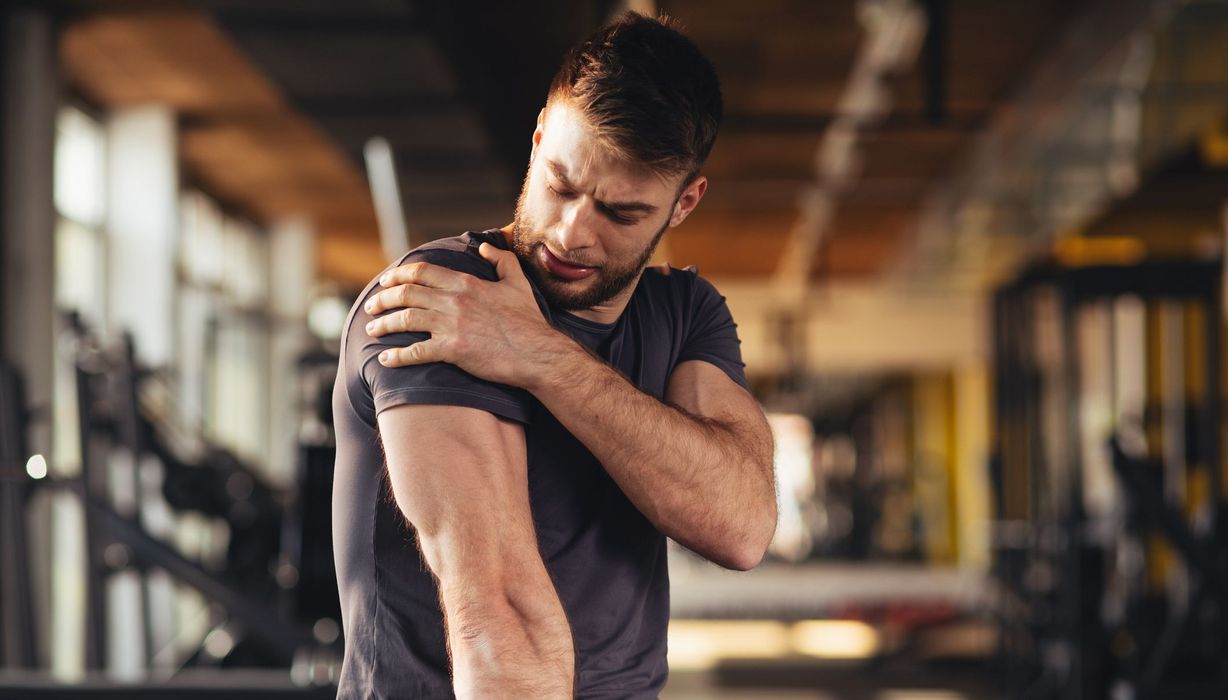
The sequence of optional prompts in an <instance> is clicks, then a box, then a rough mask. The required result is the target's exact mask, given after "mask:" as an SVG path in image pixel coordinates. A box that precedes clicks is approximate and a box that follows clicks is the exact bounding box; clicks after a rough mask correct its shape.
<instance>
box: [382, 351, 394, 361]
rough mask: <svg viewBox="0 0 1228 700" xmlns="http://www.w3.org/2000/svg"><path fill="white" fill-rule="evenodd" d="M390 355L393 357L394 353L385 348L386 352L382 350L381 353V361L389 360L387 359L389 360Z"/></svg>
mask: <svg viewBox="0 0 1228 700" xmlns="http://www.w3.org/2000/svg"><path fill="white" fill-rule="evenodd" d="M390 357H392V354H391V353H389V352H388V351H387V350H385V351H384V352H381V353H380V354H379V361H380V362H387V361H388V358H390Z"/></svg>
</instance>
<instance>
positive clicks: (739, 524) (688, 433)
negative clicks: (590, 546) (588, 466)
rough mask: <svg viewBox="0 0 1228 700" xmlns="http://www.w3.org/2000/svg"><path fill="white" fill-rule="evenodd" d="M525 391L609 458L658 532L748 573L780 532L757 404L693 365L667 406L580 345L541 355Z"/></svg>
mask: <svg viewBox="0 0 1228 700" xmlns="http://www.w3.org/2000/svg"><path fill="white" fill-rule="evenodd" d="M543 359H544V360H545V361H544V362H542V366H544V367H548V368H550V369H549V370H548V371H546V372H545V373H544V374H542V375H541V377H540V380H539V381H538V382H536V383H533V384H531V385H529V386H528V387H527V388H528V389H529V390H530V391H532V392H533V394H534V395H535V396H536V397H537V398H538V400H540V401H541V402H542V404H544V405H545V406H546V408H548V409H549V410H550V412H551V413H552V414H554V416H555V417H557V418H558V419H559V421H560V422H561V423H562V424H563V425H564V426H565V427H566V428H567V430H568V431H570V432H571V433H572V434H573V435H575V436H576V438H577V439H579V440H580V441H581V442H582V443H584V445H585V447H587V448H588V449H589V451H591V452H592V453H593V455H594V456H596V457H597V459H598V460H600V461H601V464H602V466H604V467H605V469H606V471H607V472H609V474H610V476H611V477H612V478H613V479H614V481H615V482H617V483H618V485H619V487H621V488H622V490H623V492H624V493H625V494H626V495H627V497H628V498H629V499H630V500H631V502H632V503H634V504H635V506H636V508H638V509H639V510H640V512H641V513H643V514H644V515H645V516H646V517H647V518H648V519H649V520H650V521H652V523H653V524H654V525H656V526H657V529H659V530H661V532H663V533H665V534H666V535H668V536H669V537H672V538H673V539H675V540H677V541H678V542H679V543H681V544H683V545H685V546H686V547H688V548H689V549H692V550H694V551H695V552H697V553H699V554H700V555H702V556H704V557H705V558H707V559H709V560H711V561H713V562H716V563H717V564H720V565H722V566H725V567H728V568H732V569H742V570H745V569H750V568H752V567H754V566H755V565H757V564H758V563H759V561H760V560H761V559H762V558H763V554H764V552H765V551H766V550H767V546H768V544H769V543H770V542H771V539H772V535H773V533H774V532H775V529H776V484H775V475H774V470H773V465H772V436H771V432H770V430H769V428H768V425H767V420H766V419H765V418H764V416H763V412H762V410H761V409H760V408H759V405H758V403H757V402H756V401H755V400H754V398H753V397H751V395H750V394H749V393H747V392H746V390H745V389H743V388H742V387H741V386H738V385H737V384H736V383H735V382H734V381H733V380H731V379H730V378H729V377H728V376H726V375H725V373H724V372H722V371H721V370H720V369H718V368H717V367H715V366H714V365H712V364H709V363H707V362H702V361H698V360H693V361H689V362H684V363H682V364H681V365H679V366H678V367H677V368H676V369H675V370H674V373H673V375H672V376H671V377H670V381H669V386H668V388H667V391H666V403H662V402H660V401H658V400H657V399H655V398H654V397H652V396H649V395H648V394H645V393H643V392H642V391H640V390H639V389H638V388H636V387H635V386H634V385H632V384H631V383H630V382H629V381H628V380H627V379H626V378H625V377H623V376H622V375H621V374H620V373H618V372H617V371H616V370H614V369H613V368H611V367H610V366H609V365H607V364H605V363H604V362H602V361H601V360H599V359H597V358H595V357H593V356H592V355H590V354H589V353H588V352H587V351H585V350H584V349H583V348H581V347H580V346H578V345H576V344H575V343H574V342H572V341H570V339H567V340H566V341H565V342H560V343H559V344H558V345H557V346H556V347H555V349H554V351H553V352H552V353H551V354H549V355H548V357H546V358H543Z"/></svg>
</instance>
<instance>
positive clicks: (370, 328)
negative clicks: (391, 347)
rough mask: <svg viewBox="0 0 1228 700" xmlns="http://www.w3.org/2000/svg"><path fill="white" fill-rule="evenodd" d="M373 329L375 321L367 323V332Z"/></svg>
mask: <svg viewBox="0 0 1228 700" xmlns="http://www.w3.org/2000/svg"><path fill="white" fill-rule="evenodd" d="M373 330H375V321H372V322H370V323H368V324H367V332H368V333H370V332H371V331H373Z"/></svg>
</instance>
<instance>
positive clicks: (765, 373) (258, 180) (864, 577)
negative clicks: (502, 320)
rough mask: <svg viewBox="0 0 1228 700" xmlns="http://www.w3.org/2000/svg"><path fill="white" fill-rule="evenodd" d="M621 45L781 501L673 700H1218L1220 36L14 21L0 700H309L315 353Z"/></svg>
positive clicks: (242, 8) (325, 654)
mask: <svg viewBox="0 0 1228 700" xmlns="http://www.w3.org/2000/svg"><path fill="white" fill-rule="evenodd" d="M626 9H635V10H639V11H644V12H648V13H655V12H664V13H667V14H669V15H671V16H673V17H675V18H676V19H677V20H678V21H680V22H681V24H682V25H683V26H684V27H685V28H686V30H687V31H688V33H689V35H690V36H691V37H692V39H693V40H694V41H695V43H696V44H697V45H698V46H699V47H700V48H701V49H702V50H703V51H704V52H705V53H706V54H707V55H708V56H709V57H710V58H711V59H712V61H713V63H714V64H715V66H716V68H717V71H718V73H719V74H720V77H721V80H722V85H723V91H724V98H725V110H726V119H725V123H724V126H723V128H722V131H721V133H720V136H719V137H718V139H717V142H716V146H715V149H714V151H713V153H712V156H711V158H710V160H709V162H708V164H707V167H706V168H705V173H706V174H707V176H708V177H709V180H710V183H711V184H710V189H709V191H708V193H707V195H706V197H705V199H704V201H703V203H702V205H701V206H700V207H699V208H698V210H697V211H696V212H695V214H694V215H693V216H691V217H690V219H688V220H687V221H686V222H685V223H684V224H683V225H682V226H681V227H679V228H677V229H674V230H672V231H671V232H670V233H669V234H668V235H667V236H666V237H665V238H664V241H663V243H662V246H661V248H660V249H659V250H658V252H657V255H656V261H655V262H669V263H671V264H673V265H675V266H677V267H683V266H687V265H694V266H696V267H697V268H698V270H699V271H700V273H701V274H702V275H703V276H704V277H705V278H707V279H708V280H710V281H712V282H713V284H715V285H716V287H717V288H718V289H719V290H720V291H721V293H722V294H724V295H725V296H726V298H727V300H728V303H729V306H730V308H731V310H732V312H733V315H734V318H735V320H736V321H737V323H738V330H739V335H740V337H741V340H742V353H743V357H744V359H745V362H746V372H747V376H748V378H749V380H750V384H751V387H752V389H753V393H754V395H755V397H756V398H757V399H758V400H759V401H760V402H761V404H762V406H763V407H764V410H765V411H766V412H767V414H768V416H769V419H770V423H771V426H772V429H773V433H774V435H775V438H776V457H775V466H776V474H777V479H778V482H779V501H778V502H779V513H780V516H779V517H780V519H779V525H778V528H777V534H776V537H775V540H774V541H773V543H772V546H771V549H770V552H769V555H768V557H767V559H766V560H765V561H764V563H763V564H762V565H760V566H759V567H758V568H756V569H754V570H752V571H749V572H733V571H726V570H723V569H721V568H719V567H717V566H715V565H713V564H710V563H708V562H705V561H704V560H702V559H700V558H699V557H697V556H696V555H694V554H692V553H690V552H689V551H687V550H685V549H683V548H682V547H680V546H675V545H673V544H672V543H671V547H672V550H671V554H670V557H671V560H670V577H671V580H672V622H671V626H670V631H669V659H670V666H671V676H670V681H669V685H668V686H667V688H666V690H665V693H664V694H663V695H662V697H663V698H666V699H667V700H698V699H700V698H720V699H728V700H733V699H750V698H755V699H764V700H786V699H788V700H794V699H799V700H800V699H802V698H819V699H823V698H842V699H851V700H858V699H865V700H964V699H966V700H979V699H990V698H993V699H999V698H1001V699H1005V698H1029V699H1050V698H1052V699H1055V700H1056V699H1062V700H1099V699H1103V698H1112V699H1113V700H1148V699H1152V698H1155V699H1160V698H1163V699H1165V700H1169V699H1175V698H1190V699H1196V698H1225V697H1228V455H1226V454H1225V450H1224V448H1223V438H1224V437H1225V435H1226V434H1228V432H1226V431H1228V424H1226V423H1225V420H1226V416H1225V411H1224V410H1223V406H1224V401H1223V397H1224V395H1225V391H1226V390H1228V376H1226V374H1228V373H1226V372H1225V369H1224V367H1225V363H1224V359H1225V347H1224V345H1225V344H1224V343H1223V342H1222V339H1223V337H1224V331H1225V327H1226V326H1225V321H1226V319H1225V304H1224V294H1225V291H1224V261H1225V257H1224V250H1225V237H1226V236H1228V2H1226V1H1224V0H994V1H993V2H984V1H980V2H978V1H975V0H832V1H823V2H819V1H818V0H756V1H754V2H751V1H749V0H657V1H656V2H653V1H652V0H647V1H646V2H645V1H637V0H621V1H620V0H573V1H569V2H564V1H562V0H552V1H548V0H526V1H524V2H514V3H513V2H494V1H490V2H483V1H481V0H452V1H447V0H346V1H345V2H341V1H340V0H262V1H261V2H250V1H244V0H183V1H155V0H41V1H32V0H30V1H26V0H17V1H10V2H6V3H4V4H3V6H2V7H0V129H2V138H0V163H2V167H0V265H2V266H3V277H2V286H0V302H2V304H0V309H2V311H0V363H2V364H0V596H2V597H0V698H23V699H28V698H102V697H109V698H164V697H165V698H207V697H208V698H211V697H220V696H225V697H230V698H309V697H310V698H325V697H334V696H335V694H336V687H335V681H336V677H337V671H338V668H339V663H340V659H341V650H342V648H343V645H344V643H345V640H344V639H343V638H342V636H343V635H342V634H341V627H340V614H339V605H338V599H337V590H336V581H335V575H334V569H333V558H332V545H331V535H330V498H331V496H330V493H331V483H332V468H333V434H332V417H331V408H330V395H331V391H332V386H333V378H334V376H335V372H336V365H337V352H338V347H339V334H340V332H341V327H342V324H343V322H344V319H345V315H346V312H347V309H348V308H349V307H350V305H351V303H352V302H353V300H354V298H355V296H356V295H357V294H358V292H359V290H361V289H362V288H363V286H364V285H365V284H366V283H367V282H368V281H369V280H370V279H371V277H372V276H373V275H374V274H375V273H377V272H378V271H379V270H381V269H382V268H383V267H384V266H386V265H387V264H388V262H389V260H390V259H392V258H395V257H397V256H399V255H400V253H401V252H403V251H404V250H406V249H408V248H409V247H412V246H416V245H419V244H421V243H423V242H426V241H430V240H433V239H436V238H439V237H444V236H453V235H457V234H459V233H461V232H464V231H467V230H482V229H487V228H492V227H496V226H501V225H503V224H505V223H507V222H508V221H510V220H511V218H512V208H513V205H514V203H515V197H516V193H517V192H518V188H519V184H520V180H521V178H522V177H523V174H524V168H525V165H526V163H527V161H528V154H529V147H530V138H529V137H530V134H531V133H532V131H533V127H534V120H535V119H536V116H537V113H538V110H539V109H540V107H541V106H542V103H543V100H544V98H545V95H546V89H547V87H548V85H549V81H550V78H551V75H552V74H553V71H554V70H555V68H556V67H557V65H558V62H559V60H560V58H561V56H562V54H563V52H564V51H565V50H566V48H567V47H568V46H570V45H571V44H573V43H574V42H576V41H577V40H578V39H580V38H582V37H584V36H586V35H587V34H589V33H590V32H592V31H593V30H594V29H596V28H597V27H599V26H600V25H601V24H603V23H604V22H605V21H607V20H608V19H609V18H611V17H613V16H615V15H616V14H618V13H620V12H622V11H625V10H626Z"/></svg>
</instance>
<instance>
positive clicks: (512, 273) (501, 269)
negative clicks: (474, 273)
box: [478, 243, 524, 280]
mask: <svg viewBox="0 0 1228 700" xmlns="http://www.w3.org/2000/svg"><path fill="white" fill-rule="evenodd" d="M478 254H479V255H481V256H482V257H483V258H485V259H486V260H487V261H488V262H490V263H492V264H494V266H495V272H497V273H498V274H499V279H500V280H506V279H508V278H511V279H513V280H515V279H516V278H522V279H523V277H524V273H523V272H522V271H521V269H520V260H519V259H517V258H516V254H515V253H513V252H512V251H510V250H503V249H501V248H496V247H495V246H493V245H491V244H489V243H483V244H482V245H480V246H478Z"/></svg>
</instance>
